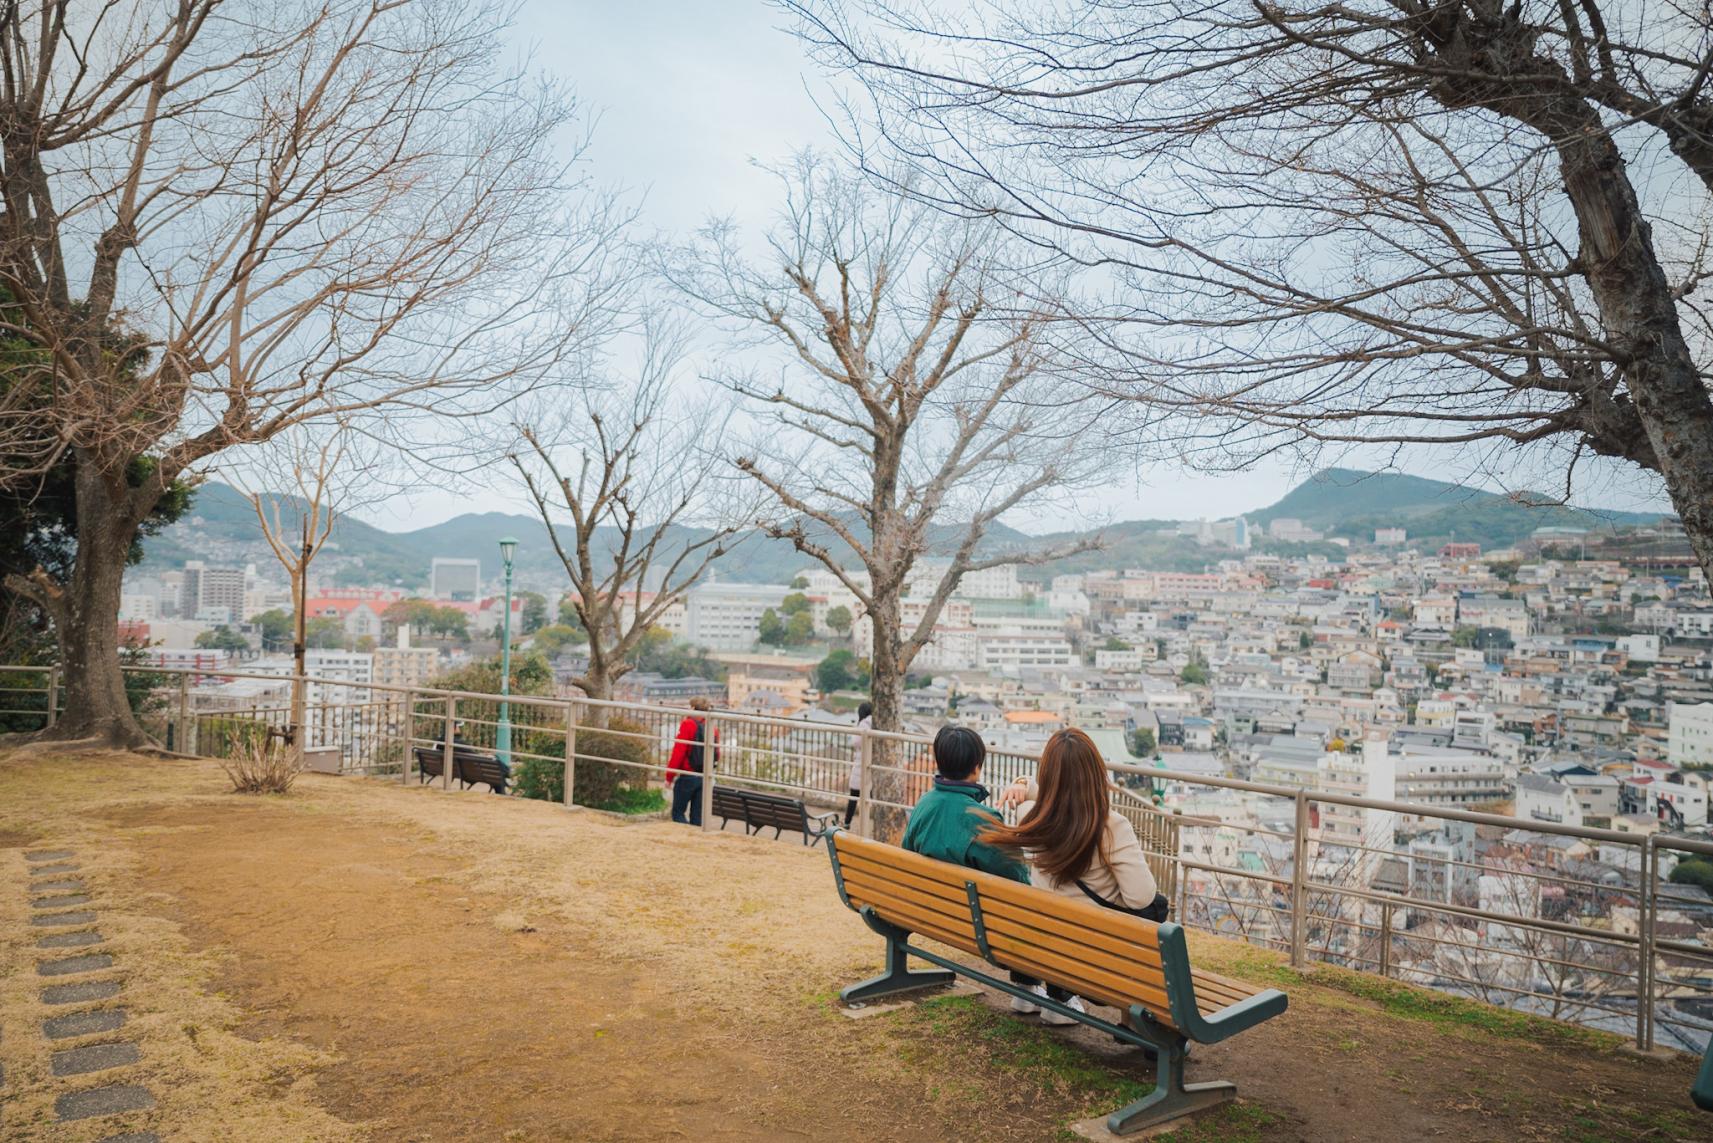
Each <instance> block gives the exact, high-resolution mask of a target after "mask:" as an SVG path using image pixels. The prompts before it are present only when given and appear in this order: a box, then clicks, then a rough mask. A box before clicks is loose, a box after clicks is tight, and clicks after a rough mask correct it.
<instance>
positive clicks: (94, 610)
mask: <svg viewBox="0 0 1713 1143" xmlns="http://www.w3.org/2000/svg"><path fill="white" fill-rule="evenodd" d="M79 460H80V463H79V464H78V466H77V559H76V563H75V564H74V565H73V568H72V576H71V582H70V583H68V584H66V585H65V586H64V590H63V593H62V594H61V596H60V598H59V600H58V603H57V605H56V606H54V607H50V608H49V609H48V612H49V615H50V616H51V617H52V618H53V621H54V630H55V634H56V635H57V636H58V639H59V653H60V664H61V668H62V669H61V674H62V675H63V677H64V685H65V713H64V714H62V715H61V716H60V718H59V720H58V721H57V722H56V723H55V724H54V725H53V726H52V727H51V728H49V729H48V730H46V731H44V732H42V733H41V734H39V735H37V736H36V738H37V741H42V742H70V741H79V740H88V741H92V743H93V744H95V745H100V746H110V747H115V748H121V749H128V748H133V747H138V746H145V745H148V744H149V738H148V736H147V735H146V734H144V733H143V728H142V727H141V726H139V725H138V723H137V720H136V717H135V716H134V715H132V713H131V703H130V700H129V698H128V697H127V696H126V694H125V676H124V675H123V673H122V672H121V671H120V669H119V595H120V592H121V590H122V588H123V585H124V577H125V559H126V556H127V555H128V554H129V553H130V550H131V543H132V541H133V540H135V539H136V535H137V520H138V517H137V516H136V515H135V514H134V513H135V505H133V504H131V503H129V502H128V500H129V497H127V496H126V492H127V491H129V490H128V489H127V488H126V486H125V481H124V479H123V477H122V476H121V477H120V478H119V479H118V480H117V481H114V482H110V481H109V479H107V478H106V477H104V475H103V474H102V473H101V472H99V471H98V470H97V466H96V465H95V464H94V463H91V462H90V461H89V460H88V459H86V458H81V457H80V458H79ZM115 492H117V493H118V495H115Z"/></svg>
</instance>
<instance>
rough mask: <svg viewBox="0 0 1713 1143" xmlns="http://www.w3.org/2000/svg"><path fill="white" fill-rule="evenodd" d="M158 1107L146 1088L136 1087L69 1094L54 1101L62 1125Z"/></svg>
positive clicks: (117, 1085) (113, 1086)
mask: <svg viewBox="0 0 1713 1143" xmlns="http://www.w3.org/2000/svg"><path fill="white" fill-rule="evenodd" d="M154 1105H155V1097H154V1096H152V1095H150V1094H149V1089H148V1088H146V1087H138V1086H137V1085H136V1084H129V1083H112V1084H108V1085H107V1086H105V1087H92V1088H89V1089H88V1090H86V1091H73V1092H67V1093H66V1094H65V1095H62V1096H60V1097H59V1098H58V1099H56V1100H54V1111H55V1113H57V1114H58V1115H59V1117H60V1122H62V1123H63V1122H66V1121H67V1120H72V1119H93V1118H95V1117H96V1116H97V1115H118V1114H119V1113H120V1112H122V1111H142V1110H144V1109H146V1108H150V1107H153V1106H154Z"/></svg>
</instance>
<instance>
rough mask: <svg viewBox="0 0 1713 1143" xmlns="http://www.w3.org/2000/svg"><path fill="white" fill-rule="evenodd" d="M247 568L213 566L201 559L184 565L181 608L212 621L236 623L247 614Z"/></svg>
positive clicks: (186, 612)
mask: <svg viewBox="0 0 1713 1143" xmlns="http://www.w3.org/2000/svg"><path fill="white" fill-rule="evenodd" d="M245 583H246V577H245V572H244V569H243V568H211V567H209V566H208V565H207V564H205V563H203V562H202V561H201V560H190V561H189V562H187V563H186V564H185V565H184V586H183V588H182V589H181V590H180V592H179V612H180V614H183V615H191V616H194V617H196V618H198V619H200V618H202V617H203V615H204V614H207V615H208V616H209V621H210V622H216V623H236V622H238V621H239V620H241V619H243V618H244V589H245Z"/></svg>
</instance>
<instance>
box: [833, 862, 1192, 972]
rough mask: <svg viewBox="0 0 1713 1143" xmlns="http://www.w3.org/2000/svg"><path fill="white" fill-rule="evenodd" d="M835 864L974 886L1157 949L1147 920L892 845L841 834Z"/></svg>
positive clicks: (1070, 922) (959, 888)
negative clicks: (859, 865)
mask: <svg viewBox="0 0 1713 1143" xmlns="http://www.w3.org/2000/svg"><path fill="white" fill-rule="evenodd" d="M839 861H840V863H841V864H846V863H849V864H859V863H862V862H864V861H866V862H868V863H869V864H870V865H871V866H872V867H874V868H877V869H880V870H887V869H896V870H900V871H902V872H906V873H910V874H913V875H915V876H917V877H922V878H925V879H927V880H930V881H935V882H939V883H940V884H943V885H950V886H953V887H954V888H955V889H956V891H957V893H958V894H959V895H960V896H961V895H962V894H963V891H964V890H963V886H964V882H965V881H974V882H976V883H977V884H978V885H980V886H981V895H982V899H983V900H984V901H985V900H987V899H988V898H993V899H996V900H999V901H1004V902H1006V903H1007V904H1012V905H1018V906H1020V907H1022V908H1024V909H1027V910H1029V911H1030V912H1032V913H1040V914H1042V915H1043V916H1046V917H1049V918H1051V919H1053V920H1054V921H1057V922H1059V923H1061V924H1067V925H1071V926H1074V927H1078V928H1084V929H1093V930H1096V931H1097V932H1100V933H1104V934H1106V935H1108V936H1112V937H1117V938H1118V939H1119V940H1122V941H1126V942H1129V943H1131V944H1137V945H1140V946H1142V947H1144V948H1158V947H1159V946H1158V943H1157V939H1156V937H1155V935H1154V926H1153V925H1152V924H1151V923H1149V922H1147V921H1143V920H1140V919H1138V918H1136V917H1131V916H1128V915H1126V914H1124V913H1119V912H1117V911H1115V910H1113V909H1103V908H1101V907H1100V906H1099V905H1096V904H1093V903H1092V902H1088V901H1073V900H1071V899H1070V898H1069V897H1060V896H1058V895H1056V894H1043V893H1041V892H1040V891H1039V890H1037V889H1035V888H1033V887H1032V886H1029V885H1024V884H1021V883H1020V882H1016V881H1011V880H1008V879H1006V878H1004V877H996V876H993V875H992V874H988V873H982V872H981V871H979V870H975V869H965V868H963V867H961V866H956V865H947V864H946V863H945V862H943V861H935V860H934V859H933V858H931V857H923V856H922V855H921V854H919V853H910V852H908V851H905V850H895V849H894V848H893V847H892V846H887V845H882V844H881V843H879V842H874V841H868V840H866V839H864V838H849V837H846V836H843V835H841V836H840V838H839Z"/></svg>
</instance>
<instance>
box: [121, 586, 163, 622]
mask: <svg viewBox="0 0 1713 1143" xmlns="http://www.w3.org/2000/svg"><path fill="white" fill-rule="evenodd" d="M159 603H160V601H159V600H158V599H157V598H156V597H155V596H153V595H149V594H148V593H146V592H141V591H136V592H132V591H128V592H126V593H125V594H123V595H121V596H120V597H119V618H120V619H124V620H133V621H140V622H143V623H147V622H148V621H149V620H151V619H154V618H156V617H157V616H158V615H159V614H160V607H159Z"/></svg>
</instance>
